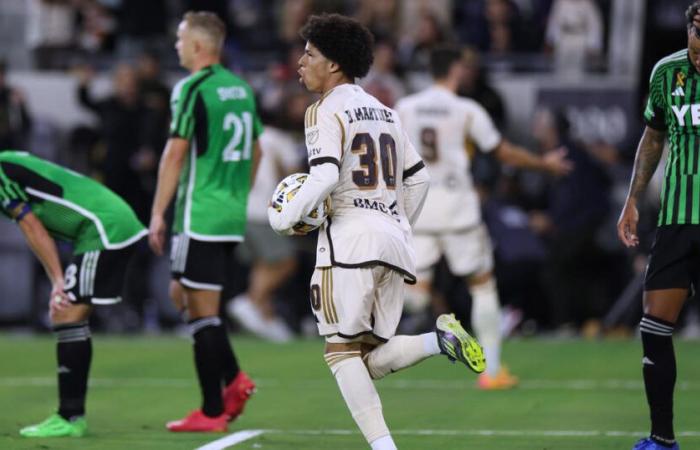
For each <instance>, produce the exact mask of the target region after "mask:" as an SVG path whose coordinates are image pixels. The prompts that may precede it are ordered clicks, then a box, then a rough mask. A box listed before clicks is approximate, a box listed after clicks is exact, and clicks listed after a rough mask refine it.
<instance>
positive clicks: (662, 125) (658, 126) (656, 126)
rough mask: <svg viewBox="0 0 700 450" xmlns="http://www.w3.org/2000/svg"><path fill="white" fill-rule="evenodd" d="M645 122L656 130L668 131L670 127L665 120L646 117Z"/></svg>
mask: <svg viewBox="0 0 700 450" xmlns="http://www.w3.org/2000/svg"><path fill="white" fill-rule="evenodd" d="M644 123H645V124H646V125H647V126H648V127H649V128H653V129H655V130H656V131H668V127H667V126H666V123H664V122H663V121H657V120H647V119H644Z"/></svg>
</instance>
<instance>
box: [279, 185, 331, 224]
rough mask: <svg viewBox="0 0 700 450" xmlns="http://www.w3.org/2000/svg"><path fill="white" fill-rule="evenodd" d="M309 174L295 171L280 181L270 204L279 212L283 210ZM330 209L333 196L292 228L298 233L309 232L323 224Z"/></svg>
mask: <svg viewBox="0 0 700 450" xmlns="http://www.w3.org/2000/svg"><path fill="white" fill-rule="evenodd" d="M308 176H309V174H307V173H293V174H291V175H289V176H287V177H286V178H284V179H283V180H282V181H280V182H279V184H278V185H277V188H275V192H274V194H272V200H271V201H270V206H272V207H273V208H275V209H276V210H277V211H278V212H282V209H284V207H285V205H286V204H287V203H289V201H290V200H291V199H293V198H294V196H295V195H297V192H299V189H301V185H302V184H304V182H305V181H306V178H307V177H308ZM330 211H331V198H330V197H328V198H326V199H325V200H324V201H323V202H321V204H320V205H318V206H317V207H316V208H314V209H313V210H312V211H311V212H310V213H309V214H307V215H306V216H305V217H302V219H301V220H300V221H299V222H298V223H297V224H296V225H294V226H293V227H292V228H293V229H294V231H296V232H298V233H304V234H306V233H309V232H311V231H313V230H315V229H316V228H318V227H320V226H321V225H323V222H325V221H326V218H327V217H328V214H329V213H330Z"/></svg>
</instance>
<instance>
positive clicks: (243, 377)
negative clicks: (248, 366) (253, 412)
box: [224, 371, 255, 422]
mask: <svg viewBox="0 0 700 450" xmlns="http://www.w3.org/2000/svg"><path fill="white" fill-rule="evenodd" d="M254 393H255V383H254V382H253V380H251V379H250V378H249V377H248V375H247V374H246V373H245V372H243V371H240V372H238V375H236V378H234V379H233V381H231V382H230V383H229V384H228V385H227V386H226V387H225V388H224V414H226V415H228V420H229V422H230V421H233V420H235V419H236V418H237V417H238V416H240V415H241V413H242V412H243V408H244V407H245V404H246V402H247V401H248V399H249V398H250V396H251V395H253V394H254Z"/></svg>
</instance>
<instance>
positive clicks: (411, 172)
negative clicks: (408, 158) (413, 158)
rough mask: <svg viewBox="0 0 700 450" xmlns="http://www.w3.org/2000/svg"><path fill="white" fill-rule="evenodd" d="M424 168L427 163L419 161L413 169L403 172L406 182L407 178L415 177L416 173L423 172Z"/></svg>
mask: <svg viewBox="0 0 700 450" xmlns="http://www.w3.org/2000/svg"><path fill="white" fill-rule="evenodd" d="M423 167H425V163H424V162H423V161H419V162H418V163H416V164H415V165H414V166H413V167H411V168H409V169H407V170H404V171H403V179H404V180H405V179H406V178H409V177H411V176H413V175H415V174H416V172H418V171H419V170H421V169H422V168H423Z"/></svg>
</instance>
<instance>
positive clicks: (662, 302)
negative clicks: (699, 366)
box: [617, 2, 700, 450]
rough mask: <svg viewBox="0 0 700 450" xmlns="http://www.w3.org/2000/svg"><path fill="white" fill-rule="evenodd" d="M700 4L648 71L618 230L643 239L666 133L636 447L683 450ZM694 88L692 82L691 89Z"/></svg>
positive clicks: (628, 239)
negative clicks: (646, 426)
mask: <svg viewBox="0 0 700 450" xmlns="http://www.w3.org/2000/svg"><path fill="white" fill-rule="evenodd" d="M699 12H700V2H694V3H693V4H692V5H690V6H689V7H688V9H687V11H686V19H687V34H688V46H687V48H684V49H682V50H679V51H677V52H675V53H672V54H670V55H668V56H666V57H664V58H661V59H660V60H659V61H658V62H657V63H656V65H655V66H654V68H653V69H652V71H651V75H650V76H649V98H648V100H647V106H646V109H645V110H644V121H645V122H646V128H645V129H644V134H643V135H642V138H641V140H640V141H639V146H638V147H637V156H636V158H635V163H634V172H633V173H632V180H631V181H630V188H629V193H628V194H627V200H626V201H625V205H624V207H623V209H622V213H621V214H620V220H619V221H618V224H617V232H618V236H619V238H620V240H621V241H622V243H623V244H624V245H625V246H627V247H635V246H637V245H639V237H638V235H637V223H638V222H639V212H638V210H637V203H638V201H639V200H640V197H641V196H642V194H643V193H644V190H645V189H646V187H647V185H648V184H649V180H651V177H652V175H653V174H654V172H655V171H656V168H657V166H658V164H659V160H660V159H661V155H662V152H663V149H664V144H665V142H666V138H667V137H668V145H669V150H668V151H669V157H668V159H667V162H666V169H665V176H664V187H663V190H662V191H661V210H660V211H659V220H658V222H657V230H656V236H655V238H654V244H653V246H652V248H651V252H650V256H649V263H648V265H647V270H646V275H645V279H644V315H643V316H642V320H641V323H640V325H639V330H640V332H641V335H642V348H643V352H644V357H643V358H642V373H643V375H644V387H645V390H646V396H647V402H648V404H649V412H650V416H651V432H650V435H649V437H648V438H645V439H642V440H640V441H639V442H637V444H636V445H635V446H634V450H657V449H666V448H670V449H678V448H679V446H678V443H677V442H676V437H675V434H674V430H673V390H674V387H675V384H676V357H675V352H674V350H673V331H674V328H675V326H676V321H677V320H678V315H679V314H680V312H681V309H682V308H683V305H684V304H685V301H686V299H687V298H688V296H689V294H690V292H691V289H693V290H697V285H696V284H695V283H696V282H697V276H698V273H700V266H699V265H698V259H697V252H698V246H699V245H700V227H699V226H698V225H700V208H699V205H700V183H698V167H699V166H698V160H699V159H700V155H698V150H697V142H698V139H700V123H698V120H697V115H696V113H695V112H694V111H696V108H697V106H698V103H700V94H699V93H698V92H697V89H695V87H696V86H697V84H698V83H699V82H700V74H699V73H698V72H699V71H700V28H698V26H700V20H698V19H700V18H696V17H697V15H698V13H699ZM691 86H692V88H691Z"/></svg>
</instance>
